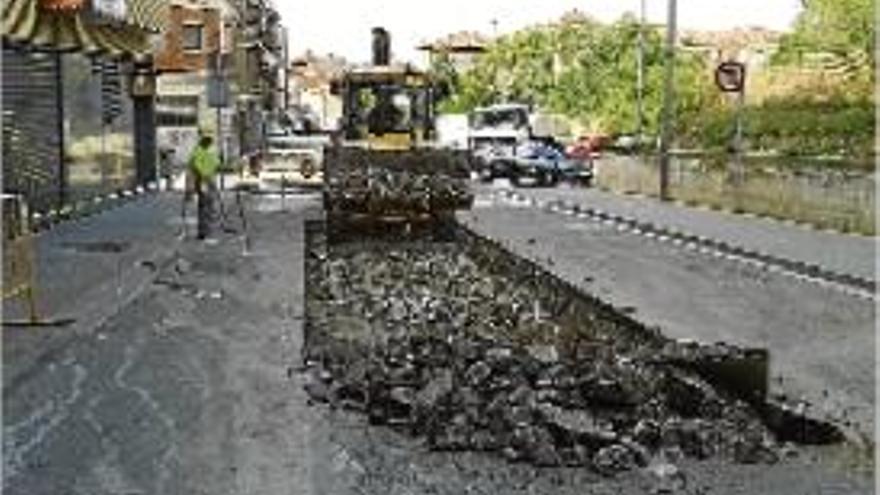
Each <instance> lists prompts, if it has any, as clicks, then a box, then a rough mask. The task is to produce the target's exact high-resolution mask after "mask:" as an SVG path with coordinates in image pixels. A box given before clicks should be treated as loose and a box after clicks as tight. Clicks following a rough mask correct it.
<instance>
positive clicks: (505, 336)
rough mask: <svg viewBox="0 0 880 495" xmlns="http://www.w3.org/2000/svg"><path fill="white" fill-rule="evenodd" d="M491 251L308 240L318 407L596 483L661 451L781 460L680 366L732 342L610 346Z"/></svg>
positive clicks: (598, 321)
mask: <svg viewBox="0 0 880 495" xmlns="http://www.w3.org/2000/svg"><path fill="white" fill-rule="evenodd" d="M492 253H493V252H492V251H491V249H490V250H487V249H484V248H481V247H479V246H476V247H475V245H474V243H473V242H470V243H468V242H457V243H451V242H404V243H399V242H398V243H372V244H371V243H348V245H341V246H332V247H329V246H328V245H327V243H326V238H322V237H321V236H320V235H317V237H315V238H314V239H312V241H311V242H310V246H309V257H308V260H307V277H308V282H307V287H308V295H307V303H306V304H307V314H308V324H307V331H306V332H307V333H306V341H307V342H306V350H305V352H304V359H305V361H306V366H307V369H308V373H309V376H310V379H309V384H308V385H307V387H306V389H307V391H308V392H309V394H310V395H311V397H312V398H313V400H315V401H320V402H328V403H330V404H331V405H333V406H334V407H347V408H352V409H356V410H360V411H363V412H364V413H365V414H367V415H368V417H369V419H370V422H371V423H373V424H386V425H392V426H396V427H400V428H403V429H405V430H406V431H408V432H410V433H411V434H412V435H415V436H418V437H421V438H424V439H425V440H426V443H427V445H428V446H429V447H430V448H432V449H436V450H447V451H456V450H479V451H492V452H496V453H497V454H498V455H501V456H503V457H505V458H506V459H508V460H510V461H516V462H527V463H531V464H533V465H536V466H547V467H552V466H589V467H591V468H592V469H594V470H595V471H597V472H598V473H601V474H603V475H613V474H614V473H616V472H620V471H625V470H630V469H634V468H637V467H647V466H649V464H650V463H652V460H654V459H656V458H657V456H667V455H669V456H671V455H672V454H669V453H670V452H673V453H677V455H684V456H688V457H692V458H698V459H703V458H709V457H719V458H724V459H729V460H731V461H735V462H745V463H751V462H774V461H775V460H776V458H777V455H778V454H777V453H778V450H779V449H778V447H777V443H776V441H775V440H774V438H773V435H772V434H771V432H770V431H769V430H768V428H767V427H766V426H765V425H764V424H763V423H762V421H761V419H760V417H759V416H758V415H757V414H756V413H755V412H754V411H753V409H752V408H751V406H749V405H748V404H746V403H745V402H743V401H741V400H738V399H736V398H735V397H733V396H732V395H731V394H729V393H727V392H726V391H724V390H721V389H718V388H715V387H713V386H712V385H710V384H709V383H707V381H705V380H704V379H703V378H701V377H700V375H698V374H697V373H696V372H694V371H693V370H690V369H688V368H687V367H684V366H679V365H676V364H675V363H677V362H678V363H680V362H681V361H682V360H687V358H688V356H691V355H693V354H700V353H702V352H738V351H737V349H736V348H733V347H725V348H724V349H722V350H719V349H718V348H708V347H701V346H698V345H696V344H679V343H677V342H675V341H670V340H667V339H663V338H661V337H658V336H656V335H655V336H650V337H637V336H635V334H633V333H627V332H621V333H619V334H615V335H614V336H612V333H613V331H614V328H616V327H615V324H610V323H608V322H607V321H604V320H603V319H604V316H603V315H602V314H600V313H596V314H594V315H587V316H586V317H584V315H581V319H578V320H574V319H572V318H571V317H569V316H570V313H571V311H574V310H573V309H572V304H571V303H570V302H568V303H567V302H565V301H558V300H554V298H553V297H550V295H548V294H547V293H546V291H542V281H541V278H540V277H535V276H521V275H522V274H521V273H517V272H516V270H514V269H513V267H511V266H510V263H509V262H508V261H509V260H496V261H491V262H490V261H487V260H488V258H487V256H493V254H492ZM494 256H497V253H495V254H494ZM505 265H507V266H506V267H505ZM664 357H666V358H668V359H664Z"/></svg>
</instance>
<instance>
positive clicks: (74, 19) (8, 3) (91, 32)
mask: <svg viewBox="0 0 880 495" xmlns="http://www.w3.org/2000/svg"><path fill="white" fill-rule="evenodd" d="M133 1H134V2H139V3H143V4H146V3H157V4H158V3H164V2H160V0H133ZM38 3H39V2H38V0H5V1H4V5H3V12H2V14H3V17H2V24H0V34H2V36H3V41H4V42H8V43H13V44H25V45H28V46H32V47H35V48H41V49H46V50H58V51H81V52H85V53H88V54H103V55H106V56H111V57H119V56H134V55H137V54H142V53H148V52H150V51H151V44H150V38H149V37H150V34H151V33H150V31H149V30H147V29H145V28H146V27H147V26H142V27H139V26H138V25H135V23H131V24H122V25H119V24H115V25H111V24H105V23H96V22H93V21H91V20H89V19H87V18H86V15H85V14H84V13H82V12H69V13H61V12H52V11H47V10H43V9H40V8H39V5H38ZM139 12H141V13H140V14H137V16H133V18H135V19H140V21H138V22H137V23H136V24H139V25H140V24H141V23H147V22H149V21H148V19H149V17H148V16H147V15H146V13H147V12H153V11H152V10H149V9H146V10H143V11H139ZM138 16H142V17H138Z"/></svg>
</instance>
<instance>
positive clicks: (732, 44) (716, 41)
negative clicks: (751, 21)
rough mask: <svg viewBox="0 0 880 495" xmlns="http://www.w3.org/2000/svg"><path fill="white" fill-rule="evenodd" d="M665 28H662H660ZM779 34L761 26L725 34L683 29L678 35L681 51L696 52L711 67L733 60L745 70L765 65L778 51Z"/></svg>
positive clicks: (780, 37) (780, 35)
mask: <svg viewBox="0 0 880 495" xmlns="http://www.w3.org/2000/svg"><path fill="white" fill-rule="evenodd" d="M663 29H665V28H663ZM781 39H782V33H780V32H778V31H771V30H769V29H765V28H760V27H749V28H735V29H729V30H725V31H702V30H693V29H691V30H684V31H682V32H681V33H680V34H679V45H680V46H681V48H683V49H685V50H688V51H692V52H697V53H700V54H702V55H704V56H705V57H706V60H707V61H708V62H709V63H712V64H713V65H714V64H715V63H718V62H722V61H725V60H736V61H738V62H742V63H744V64H745V65H746V67H747V68H748V69H760V68H762V67H764V66H766V65H767V63H768V62H769V60H770V56H771V55H772V54H773V53H774V52H776V50H777V49H779V42H780V40H781Z"/></svg>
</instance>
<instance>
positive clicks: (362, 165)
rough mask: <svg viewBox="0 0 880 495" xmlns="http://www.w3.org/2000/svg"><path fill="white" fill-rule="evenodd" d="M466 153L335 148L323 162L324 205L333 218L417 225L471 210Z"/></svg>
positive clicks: (427, 149) (471, 197) (438, 150)
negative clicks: (462, 210)
mask: <svg viewBox="0 0 880 495" xmlns="http://www.w3.org/2000/svg"><path fill="white" fill-rule="evenodd" d="M469 173H470V168H469V162H468V154H467V153H466V152H457V151H453V150H443V149H429V148H426V149H409V150H376V149H365V148H357V147H342V146H335V147H332V148H329V149H328V150H327V152H326V154H325V160H324V180H325V182H324V184H325V187H324V206H325V209H326V211H327V213H328V216H330V217H332V218H346V219H350V220H351V219H356V218H358V219H361V220H363V221H365V222H394V221H400V222H407V223H410V222H419V221H429V220H433V219H437V218H441V217H448V216H451V215H452V214H453V213H454V212H455V210H461V209H469V208H470V207H471V205H472V204H473V195H472V194H471V192H470V190H469V188H468V178H469Z"/></svg>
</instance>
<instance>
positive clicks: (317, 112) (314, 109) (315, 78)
mask: <svg viewBox="0 0 880 495" xmlns="http://www.w3.org/2000/svg"><path fill="white" fill-rule="evenodd" d="M347 67H348V62H347V61H346V60H345V59H344V58H342V57H337V56H335V55H333V54H329V55H326V56H318V55H316V54H314V53H312V52H311V51H307V52H305V53H304V54H303V55H301V56H298V57H296V58H294V59H293V60H292V61H291V63H290V71H289V72H288V94H289V101H290V104H291V106H293V107H296V108H298V109H299V110H301V111H302V112H304V113H305V114H307V115H309V116H311V117H312V118H314V119H316V120H317V124H318V126H319V127H320V128H321V129H334V128H336V126H337V124H338V122H339V119H340V118H341V117H342V99H341V98H340V97H339V96H337V95H334V94H332V93H331V91H330V82H331V81H332V80H333V79H336V78H338V77H339V76H340V75H341V74H342V73H343V72H344V71H345V69H346V68H347Z"/></svg>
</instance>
